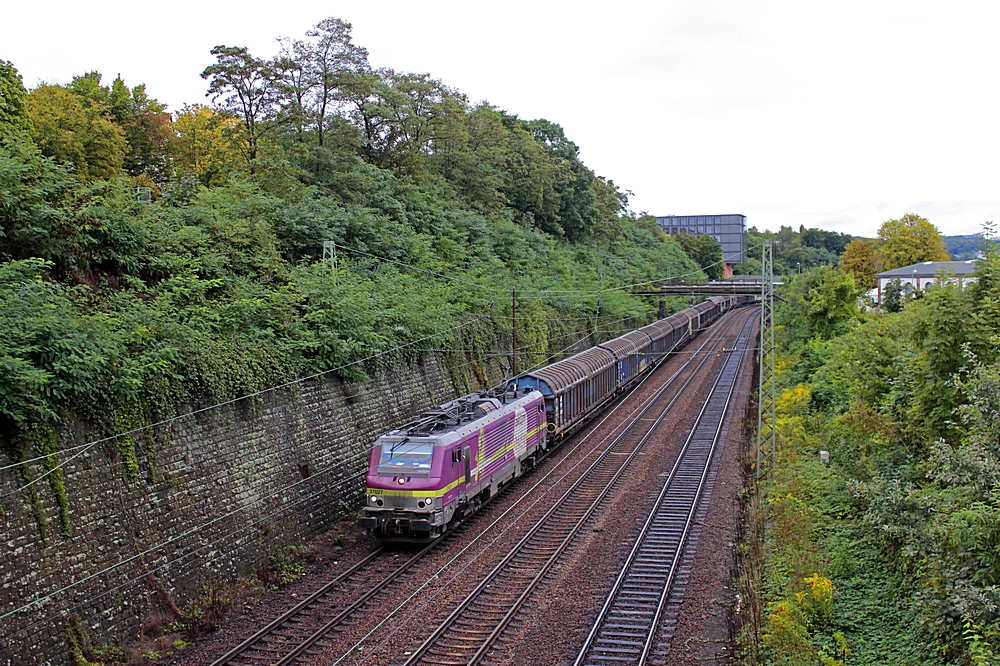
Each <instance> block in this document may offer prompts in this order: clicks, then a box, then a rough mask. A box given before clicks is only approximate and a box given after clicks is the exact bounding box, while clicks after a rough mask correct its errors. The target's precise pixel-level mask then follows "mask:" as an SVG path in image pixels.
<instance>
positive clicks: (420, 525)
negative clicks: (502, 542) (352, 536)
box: [358, 296, 749, 542]
mask: <svg viewBox="0 0 1000 666" xmlns="http://www.w3.org/2000/svg"><path fill="white" fill-rule="evenodd" d="M745 300H749V299H748V298H747V297H737V296H716V297H713V298H710V299H708V300H706V301H704V302H702V303H700V304H698V305H696V306H694V307H691V308H687V309H685V310H682V311H680V312H678V313H676V314H674V315H672V316H670V317H667V318H666V319H661V320H659V321H655V322H653V323H652V324H649V325H648V326H644V327H642V328H640V329H637V330H635V331H632V332H631V333H626V334H625V335H622V336H619V337H617V338H615V339H613V340H608V341H607V342H604V343H601V344H599V345H597V346H596V347H591V348H590V349H587V350H586V351H583V352H580V353H579V354H575V355H573V356H570V357H568V358H565V359H563V360H561V361H557V362H556V363H553V364H551V365H547V366H545V367H543V368H540V369H538V370H534V371H532V372H527V373H524V374H521V375H518V376H517V377H515V378H514V379H512V380H511V381H510V382H509V383H508V384H507V385H506V386H505V387H503V388H501V389H498V390H494V391H490V392H483V393H472V394H470V395H466V396H462V397H460V398H457V399H455V400H452V401H450V402H447V403H445V404H443V405H441V406H440V407H438V408H437V409H435V410H432V411H429V412H426V413H424V414H421V415H420V416H418V417H417V418H416V419H415V420H414V421H412V422H411V423H409V424H407V425H405V426H403V427H402V428H399V429H397V430H393V431H392V432H389V433H387V434H385V435H383V436H381V437H379V438H378V440H377V441H376V442H375V444H374V446H373V447H372V450H371V455H370V458H369V462H368V476H367V479H366V497H365V507H364V509H362V512H361V516H360V517H359V518H358V525H359V526H360V527H362V528H364V529H366V530H370V531H371V532H372V533H374V534H375V535H376V536H377V537H378V538H380V539H383V540H387V541H417V542H427V541H431V540H433V539H436V538H438V537H440V536H441V535H442V534H444V533H445V532H446V531H448V530H449V529H453V528H454V527H455V526H457V524H458V523H460V522H461V521H462V520H464V519H465V518H466V517H468V516H470V515H472V514H473V513H475V512H476V511H477V510H478V509H479V507H480V506H482V504H483V503H484V502H486V501H487V500H489V499H490V498H492V497H494V496H495V495H496V494H497V493H498V492H499V490H500V489H501V488H502V487H504V486H505V485H507V484H508V483H510V482H511V481H513V480H514V479H516V478H517V477H518V476H520V475H521V474H522V472H523V471H524V470H526V469H529V468H530V467H531V466H533V465H534V464H535V463H536V462H537V461H538V460H539V458H540V457H541V456H542V455H543V454H544V453H545V452H546V451H547V450H549V448H551V447H552V446H554V445H555V444H556V443H558V442H559V441H561V440H562V439H563V438H564V437H565V436H566V435H568V434H569V433H570V432H572V431H573V430H574V429H576V428H578V427H579V426H580V425H581V424H582V423H584V422H586V421H587V420H588V419H589V418H590V417H592V416H593V415H594V414H595V413H596V412H597V411H598V409H599V407H600V406H601V405H603V404H604V403H606V402H608V401H609V400H611V399H612V398H614V397H615V396H617V395H619V394H621V393H622V392H623V391H625V390H626V389H628V388H629V387H630V386H632V385H633V384H635V383H636V382H637V381H638V380H639V379H640V378H641V377H643V376H645V375H646V373H648V372H649V371H650V370H651V369H652V368H654V367H655V366H656V365H657V364H658V363H659V362H660V361H661V360H663V359H664V358H665V357H666V355H667V354H669V353H670V352H671V351H673V350H676V349H677V348H678V347H680V346H682V345H683V344H685V343H686V342H688V341H689V340H690V339H691V338H692V337H693V336H694V335H695V334H696V333H697V332H698V331H699V330H701V329H702V328H705V327H706V326H707V325H708V324H709V323H711V322H712V321H713V320H714V319H716V318H717V317H719V316H720V315H721V314H723V313H725V312H727V311H728V310H730V309H732V308H733V307H735V306H736V305H737V304H739V303H741V302H743V301H745Z"/></svg>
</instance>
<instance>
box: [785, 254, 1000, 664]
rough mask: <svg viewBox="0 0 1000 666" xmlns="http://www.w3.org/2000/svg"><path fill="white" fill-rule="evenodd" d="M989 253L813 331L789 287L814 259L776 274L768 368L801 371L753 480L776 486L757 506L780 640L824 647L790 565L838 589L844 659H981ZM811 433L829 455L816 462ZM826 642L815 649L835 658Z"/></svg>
mask: <svg viewBox="0 0 1000 666" xmlns="http://www.w3.org/2000/svg"><path fill="white" fill-rule="evenodd" d="M998 268H1000V254H998V253H997V252H996V251H994V250H992V249H987V253H986V256H985V258H984V259H983V260H982V261H981V262H980V263H979V265H978V266H977V270H978V272H977V277H978V278H979V282H978V283H976V284H975V286H971V285H970V287H969V288H968V289H966V290H964V291H963V290H961V289H959V288H958V286H957V285H938V286H935V287H933V288H930V289H928V290H927V291H926V295H925V296H924V298H922V299H919V300H915V301H913V302H911V303H909V304H907V306H906V307H905V308H902V309H901V310H900V311H898V312H873V313H869V314H866V315H863V316H861V318H860V320H857V318H855V319H856V322H855V323H853V324H849V325H843V326H838V327H834V328H833V329H830V330H828V331H827V332H826V333H824V334H818V332H817V330H818V329H817V327H816V325H815V320H813V319H811V317H812V314H811V312H810V308H811V304H810V300H815V299H809V298H804V294H806V293H808V294H812V293H813V291H814V290H815V289H816V287H815V286H808V288H807V285H818V284H820V283H821V282H822V281H821V280H820V279H819V276H818V274H817V275H816V276H815V277H814V276H812V275H804V276H803V279H804V283H803V282H802V281H800V280H796V281H794V282H793V283H792V284H791V285H790V287H789V290H790V291H789V293H790V294H793V295H795V300H794V301H792V302H790V303H789V306H788V307H785V308H783V309H782V310H780V311H779V318H780V320H781V323H782V326H783V328H782V331H783V336H782V341H783V348H784V350H785V353H786V354H787V356H786V359H787V360H786V361H785V362H783V363H782V366H783V367H784V368H785V371H784V375H783V376H784V381H785V382H788V383H796V382H805V384H803V385H802V386H801V387H799V389H796V391H791V390H786V391H785V393H784V394H783V396H782V400H780V401H779V405H778V408H779V409H778V411H779V417H780V418H779V426H780V427H779V434H780V438H781V446H782V453H781V457H780V458H779V465H778V473H777V476H776V479H775V480H774V481H773V482H772V484H771V485H770V486H769V491H768V492H769V497H771V498H775V499H776V500H780V501H776V505H774V506H772V505H769V511H770V512H771V515H772V521H771V526H770V530H771V531H770V534H771V538H772V539H773V543H772V545H771V546H770V548H769V551H770V553H771V557H770V560H769V565H768V566H769V567H770V571H771V578H770V580H771V583H770V584H771V586H772V587H771V590H770V592H769V593H768V595H767V596H768V598H770V599H772V600H773V603H775V604H777V603H779V602H781V603H783V604H785V607H786V609H787V610H788V613H786V614H785V615H784V616H782V615H781V614H777V615H776V617H775V621H776V622H777V621H778V620H781V621H782V622H784V624H781V626H780V627H778V628H779V629H782V628H783V629H782V631H783V632H784V633H781V632H778V633H779V634H780V636H784V637H785V638H786V639H787V640H786V641H785V643H783V644H782V645H785V648H782V649H786V648H787V649H791V648H790V647H789V646H791V645H792V643H794V642H795V640H798V641H799V643H800V644H801V645H804V646H806V647H804V648H803V649H804V650H808V649H814V650H816V651H817V654H819V655H820V656H822V654H823V653H822V652H821V651H820V650H821V648H823V645H824V640H826V639H822V640H821V638H819V637H817V636H816V634H815V633H808V630H809V625H808V623H807V622H806V621H805V619H804V618H805V617H806V614H804V612H803V611H802V609H801V608H798V607H797V606H795V603H797V602H799V601H800V600H799V599H798V597H796V596H793V595H795V594H797V593H798V592H799V590H797V589H796V586H795V584H794V581H795V580H796V579H795V576H796V575H800V576H804V575H806V574H807V571H808V572H812V571H816V572H818V573H819V574H821V575H823V576H826V577H828V578H829V579H830V581H831V582H832V583H833V585H834V587H835V589H836V591H837V592H836V594H835V595H834V608H835V610H834V617H833V620H832V625H831V628H836V629H837V630H839V631H841V632H842V633H843V635H844V636H845V637H846V640H847V642H848V643H849V644H850V646H851V650H852V651H853V652H854V655H853V657H852V659H856V660H858V662H857V663H878V664H883V663H884V664H894V663H926V664H951V663H991V660H993V659H995V655H996V654H997V652H998V650H1000V631H998V628H1000V613H998V610H997V608H998V602H1000V598H998V595H997V589H998V586H1000V555H998V553H1000V528H998V525H1000V464H998V462H997V460H1000V363H998V361H997V359H998V356H1000V349H998V347H1000V317H998V316H997V314H998V311H997V309H996V303H997V297H998V295H1000V284H998V283H997V280H996V279H995V276H996V274H997V270H998ZM844 277H847V276H846V275H845V276H844ZM835 291H836V290H832V291H831V293H834V292H835ZM786 297H787V296H786ZM821 320H822V318H821ZM802 394H804V395H802ZM795 395H801V397H800V398H798V399H796V400H791V399H790V396H795ZM820 448H822V449H826V450H828V451H829V452H830V455H831V460H832V464H831V466H830V467H823V466H820V465H819V464H818V463H816V462H815V455H816V452H817V450H818V449H820ZM789 488H791V489H792V490H791V492H790V493H789V491H788V490H787V489H789ZM792 498H795V501H794V502H793V500H792ZM796 503H797V504H796ZM796 507H798V508H796ZM793 508H796V510H795V511H791V509H793ZM793 519H794V520H793ZM803 546H805V547H804V548H803ZM803 552H808V553H810V555H809V556H808V557H805V556H803V555H802V553H803ZM788 553H798V554H799V555H798V556H797V557H798V559H796V558H795V557H791V558H789V557H787V554H788ZM824 567H825V568H824ZM789 572H790V573H789ZM795 572H798V573H795ZM793 602H794V603H793ZM799 605H800V606H801V604H799ZM797 608H798V610H796V609H797ZM852 618H856V619H852ZM793 620H795V621H797V622H799V624H798V625H796V624H794V622H792V621H793ZM772 624H773V623H772ZM779 624H780V623H779ZM796 627H799V629H796ZM800 630H805V631H807V633H805V634H803V633H802V631H800ZM774 631H777V630H776V629H775V628H774V626H772V633H773V632H774ZM796 631H799V633H796ZM796 636H798V639H796ZM793 639H794V640H793ZM775 645H777V644H776V643H772V648H773V649H775V650H776V649H777V648H776V647H774V646H775ZM825 645H826V647H825V648H823V649H825V650H826V654H827V656H828V657H829V658H840V657H838V656H836V654H835V653H834V652H833V649H834V645H833V643H830V642H829V641H826V643H825ZM786 652H787V650H786ZM775 654H776V655H777V654H778V653H777V652H776V653H775ZM775 658H776V659H777V657H775ZM776 663H777V662H776Z"/></svg>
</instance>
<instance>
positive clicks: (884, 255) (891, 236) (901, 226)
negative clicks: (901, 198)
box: [875, 213, 950, 271]
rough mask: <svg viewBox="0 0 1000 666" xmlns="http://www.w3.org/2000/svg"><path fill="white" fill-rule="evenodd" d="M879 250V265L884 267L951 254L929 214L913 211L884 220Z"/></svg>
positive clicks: (879, 232)
mask: <svg viewBox="0 0 1000 666" xmlns="http://www.w3.org/2000/svg"><path fill="white" fill-rule="evenodd" d="M875 250H876V252H877V256H878V267H879V269H880V270H883V271H891V270H893V269H894V268H900V267H902V266H909V265H911V264H916V263H919V262H921V261H947V260H948V259H949V258H950V256H949V255H948V252H947V251H946V250H945V249H944V239H943V238H942V237H941V232H939V231H938V230H937V227H935V226H934V225H933V224H931V223H930V222H929V221H928V220H927V218H924V217H920V216H919V215H914V214H913V213H907V214H906V215H904V216H903V217H901V218H899V219H898V220H888V221H886V222H884V223H883V224H882V226H881V227H880V228H879V230H878V241H877V242H876V244H875Z"/></svg>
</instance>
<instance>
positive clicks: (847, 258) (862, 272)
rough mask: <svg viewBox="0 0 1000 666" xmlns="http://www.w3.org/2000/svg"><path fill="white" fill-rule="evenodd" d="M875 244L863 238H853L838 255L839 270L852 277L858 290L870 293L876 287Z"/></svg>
mask: <svg viewBox="0 0 1000 666" xmlns="http://www.w3.org/2000/svg"><path fill="white" fill-rule="evenodd" d="M876 265H877V264H876V255H875V243H873V242H872V241H870V240H866V239H864V238H855V239H854V240H852V241H851V242H850V243H848V244H847V247H845V248H844V252H843V254H841V255H840V270H842V271H844V272H845V273H851V274H852V275H854V282H855V283H856V284H857V285H858V289H861V290H862V291H870V290H872V289H874V288H875V287H876V286H877V285H878V280H877V279H876V278H875V272H876V270H877V268H876Z"/></svg>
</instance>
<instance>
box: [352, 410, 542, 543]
mask: <svg viewBox="0 0 1000 666" xmlns="http://www.w3.org/2000/svg"><path fill="white" fill-rule="evenodd" d="M545 426H546V422H545V403H544V400H543V398H542V394H541V393H539V392H538V391H530V390H528V391H523V392H522V393H521V394H517V393H515V392H513V391H508V392H496V393H473V394H470V395H466V396H463V397H461V398H457V399H455V400H452V401H451V402H448V403H445V404H443V405H441V406H440V407H439V408H438V409H436V410H433V411H430V412H427V413H425V414H422V415H420V416H419V417H417V419H416V420H414V421H413V422H412V423H410V424H408V425H406V426H403V427H402V428H400V429H398V430H393V431H392V432H390V433H387V434H385V435H383V436H382V437H379V438H378V441H376V442H375V445H374V446H373V447H372V451H371V457H370V459H369V463H368V477H367V483H366V485H367V490H366V494H367V498H366V503H365V508H364V509H363V511H362V515H361V517H360V518H359V519H358V525H359V526H360V527H362V528H365V529H369V530H372V531H373V532H374V533H375V534H376V535H377V536H379V537H380V538H382V539H385V540H399V541H426V540H429V539H434V538H436V537H438V536H440V535H441V534H443V533H444V532H445V531H447V530H448V529H450V528H451V527H454V526H455V525H456V524H457V523H458V522H460V521H461V520H462V519H463V518H465V517H466V516H468V515H471V514H473V513H475V512H476V510H478V508H479V507H480V505H481V504H482V503H483V502H484V501H486V500H487V499H489V498H490V497H492V496H493V495H495V494H496V493H497V491H498V490H499V489H500V487H501V486H504V485H506V484H507V483H509V482H510V481H511V480H513V479H514V478H516V477H518V476H520V475H521V472H522V470H524V469H527V468H529V467H530V466H531V465H533V464H534V462H535V461H536V460H537V458H538V457H540V456H541V454H542V452H543V451H544V450H545V448H546V438H545V435H546V428H545Z"/></svg>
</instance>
